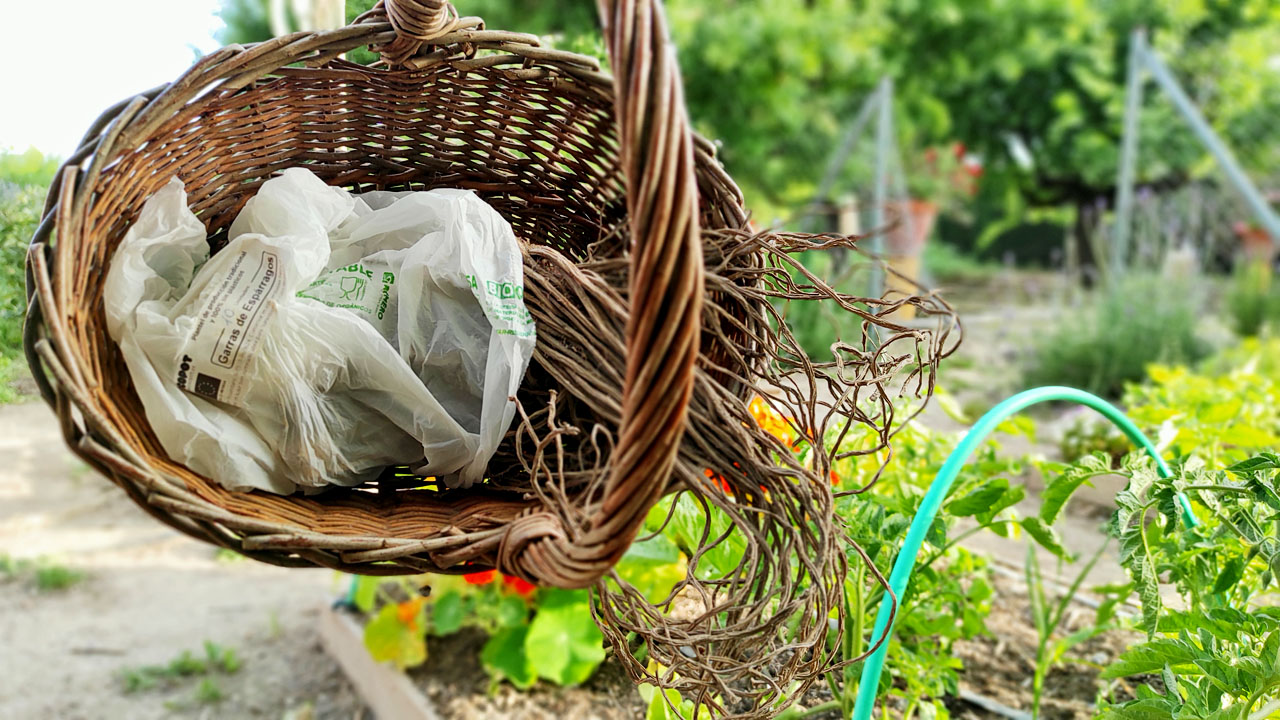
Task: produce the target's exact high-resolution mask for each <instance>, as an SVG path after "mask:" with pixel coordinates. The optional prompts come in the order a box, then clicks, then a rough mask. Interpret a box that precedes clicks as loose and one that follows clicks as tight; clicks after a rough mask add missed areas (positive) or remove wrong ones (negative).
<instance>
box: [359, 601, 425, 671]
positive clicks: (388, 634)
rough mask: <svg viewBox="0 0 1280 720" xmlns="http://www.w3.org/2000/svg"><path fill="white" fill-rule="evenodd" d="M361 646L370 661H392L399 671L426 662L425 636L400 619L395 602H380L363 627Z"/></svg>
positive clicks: (419, 630)
mask: <svg viewBox="0 0 1280 720" xmlns="http://www.w3.org/2000/svg"><path fill="white" fill-rule="evenodd" d="M415 624H416V623H415ZM418 627H419V628H420V627H421V626H418ZM364 646H365V648H367V649H368V650H369V655H370V656H372V657H373V659H374V660H377V661H378V662H390V663H393V664H394V665H395V666H396V667H397V668H400V669H401V670H403V669H405V668H408V667H414V666H417V665H421V664H422V663H424V662H426V661H427V642H426V638H425V637H424V636H423V634H422V631H421V629H415V628H413V627H410V626H409V625H407V624H405V623H403V622H401V621H400V617H399V606H397V605H384V606H383V607H382V609H381V610H379V611H378V614H377V615H375V616H374V617H373V619H372V620H370V621H369V624H368V625H365V626H364Z"/></svg>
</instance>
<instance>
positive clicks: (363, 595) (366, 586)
mask: <svg viewBox="0 0 1280 720" xmlns="http://www.w3.org/2000/svg"><path fill="white" fill-rule="evenodd" d="M353 582H354V583H355V592H354V593H353V594H352V598H351V600H352V602H353V603H354V604H355V606H356V609H357V610H359V611H360V612H363V613H367V612H373V604H374V600H375V599H376V598H377V595H378V586H380V585H381V584H382V582H383V578H380V577H369V576H367V575H357V576H355V579H354V581H353Z"/></svg>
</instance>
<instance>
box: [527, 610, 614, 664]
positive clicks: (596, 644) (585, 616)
mask: <svg viewBox="0 0 1280 720" xmlns="http://www.w3.org/2000/svg"><path fill="white" fill-rule="evenodd" d="M525 653H526V654H527V655H528V656H529V660H530V662H531V663H532V665H533V668H534V670H535V671H536V672H537V673H538V676H539V677H543V678H546V679H547V680H550V681H552V682H554V683H557V684H559V685H577V684H579V683H582V682H583V681H585V680H586V679H587V678H589V677H591V673H593V672H595V669H596V668H597V667H598V666H599V665H600V663H601V662H603V661H604V657H605V652H604V636H603V635H601V634H600V628H598V627H596V623H595V620H593V619H592V617H591V605H590V597H589V595H588V594H587V592H586V591H584V590H577V591H570V590H548V591H546V592H545V593H544V594H543V595H542V596H541V602H540V604H539V607H538V613H537V615H535V616H534V617H533V622H532V623H530V625H529V634H528V635H527V636H526V638H525Z"/></svg>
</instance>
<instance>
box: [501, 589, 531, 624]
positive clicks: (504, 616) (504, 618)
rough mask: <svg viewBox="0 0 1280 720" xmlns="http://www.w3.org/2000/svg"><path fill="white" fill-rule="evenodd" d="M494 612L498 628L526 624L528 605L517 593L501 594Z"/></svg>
mask: <svg viewBox="0 0 1280 720" xmlns="http://www.w3.org/2000/svg"><path fill="white" fill-rule="evenodd" d="M495 614H496V616H497V619H498V627H500V628H510V627H516V626H517V625H518V626H521V627H523V626H525V625H527V624H528V620H529V605H528V604H527V603H525V601H524V598H522V597H520V596H519V595H503V596H502V598H501V599H500V600H499V601H498V611H497V613H495Z"/></svg>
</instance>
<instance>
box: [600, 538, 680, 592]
mask: <svg viewBox="0 0 1280 720" xmlns="http://www.w3.org/2000/svg"><path fill="white" fill-rule="evenodd" d="M617 571H618V577H620V578H622V579H623V580H625V581H626V582H628V583H630V584H631V586H632V587H634V588H635V589H637V590H639V591H640V593H641V594H642V595H644V596H645V598H646V599H648V600H649V602H652V603H659V602H662V601H663V600H665V599H666V597H667V595H669V594H670V593H671V589H672V588H673V587H675V585H676V583H678V582H680V581H681V580H684V579H685V576H686V574H687V572H688V567H687V565H686V563H685V561H684V556H683V555H681V554H680V548H678V547H676V544H675V543H673V542H671V540H670V539H668V538H667V537H666V536H665V535H655V536H654V537H652V538H649V539H648V540H645V541H643V542H638V543H633V544H632V545H631V547H630V548H628V549H627V553H626V554H625V555H623V556H622V560H621V561H619V562H618V566H617Z"/></svg>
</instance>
